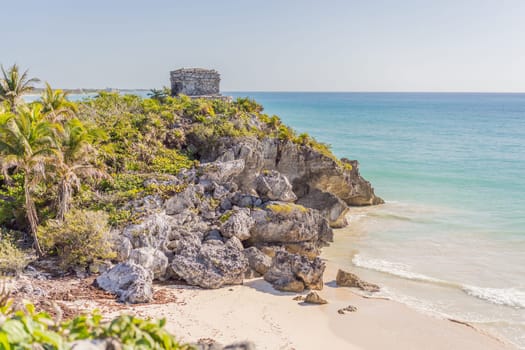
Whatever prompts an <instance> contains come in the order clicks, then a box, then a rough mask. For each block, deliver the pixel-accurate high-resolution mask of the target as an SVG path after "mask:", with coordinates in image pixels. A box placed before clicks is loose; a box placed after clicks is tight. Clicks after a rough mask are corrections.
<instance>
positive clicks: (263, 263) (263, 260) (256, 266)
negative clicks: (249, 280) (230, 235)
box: [244, 247, 272, 277]
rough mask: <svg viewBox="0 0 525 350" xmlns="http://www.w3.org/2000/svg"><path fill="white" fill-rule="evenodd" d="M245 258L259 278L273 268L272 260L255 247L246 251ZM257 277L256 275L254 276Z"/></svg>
mask: <svg viewBox="0 0 525 350" xmlns="http://www.w3.org/2000/svg"><path fill="white" fill-rule="evenodd" d="M244 256H246V258H247V259H248V265H249V266H250V270H252V271H255V272H256V273H257V274H259V276H262V275H264V274H265V273H266V272H268V270H269V269H270V266H272V258H270V257H269V256H268V255H266V254H264V253H263V252H261V251H260V250H259V249H257V248H255V247H250V248H246V249H244ZM253 276H254V277H257V275H256V274H253Z"/></svg>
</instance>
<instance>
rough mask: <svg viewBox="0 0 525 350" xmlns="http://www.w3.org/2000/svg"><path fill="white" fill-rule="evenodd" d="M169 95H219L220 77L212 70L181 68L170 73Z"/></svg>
mask: <svg viewBox="0 0 525 350" xmlns="http://www.w3.org/2000/svg"><path fill="white" fill-rule="evenodd" d="M170 80H171V95H172V96H176V95H179V94H184V95H188V96H214V95H220V82H221V76H220V74H219V72H217V71H216V70H214V69H203V68H182V69H177V70H174V71H172V72H170Z"/></svg>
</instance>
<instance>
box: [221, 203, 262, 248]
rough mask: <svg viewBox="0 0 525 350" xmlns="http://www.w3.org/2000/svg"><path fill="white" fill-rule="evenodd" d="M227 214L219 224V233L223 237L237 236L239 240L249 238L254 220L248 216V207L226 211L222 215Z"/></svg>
mask: <svg viewBox="0 0 525 350" xmlns="http://www.w3.org/2000/svg"><path fill="white" fill-rule="evenodd" d="M226 216H229V217H228V218H227V219H226V221H225V222H224V223H223V224H222V226H221V233H222V235H223V236H224V237H228V238H230V237H233V236H235V237H237V238H239V239H240V240H241V241H244V240H247V239H248V238H250V231H251V229H252V227H253V225H254V224H255V220H254V219H253V218H252V217H251V216H250V210H249V209H245V208H242V209H238V210H233V211H230V212H226V213H225V214H224V215H223V217H226Z"/></svg>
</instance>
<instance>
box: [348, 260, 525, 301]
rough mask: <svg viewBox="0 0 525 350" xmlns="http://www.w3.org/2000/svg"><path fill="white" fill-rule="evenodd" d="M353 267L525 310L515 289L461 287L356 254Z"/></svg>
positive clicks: (523, 295)
mask: <svg viewBox="0 0 525 350" xmlns="http://www.w3.org/2000/svg"><path fill="white" fill-rule="evenodd" d="M352 262H353V263H354V265H355V266H358V267H362V268H365V269H369V270H374V271H378V272H382V273H386V274H389V275H392V276H396V277H400V278H404V279H408V280H412V281H417V282H424V283H431V284H436V285H440V286H444V287H450V288H459V289H461V290H463V291H464V292H465V293H466V294H468V295H470V296H473V297H476V298H478V299H481V300H484V301H487V302H489V303H492V304H497V305H505V306H510V307H514V308H525V291H521V290H519V289H516V288H483V287H477V286H469V285H463V284H460V283H455V282H452V281H446V280H442V279H439V278H434V277H430V276H427V275H424V274H420V273H417V272H413V271H411V268H410V266H408V265H406V264H402V263H396V262H391V261H386V260H381V259H367V258H363V257H362V256H361V255H360V254H356V255H355V256H354V258H353V259H352Z"/></svg>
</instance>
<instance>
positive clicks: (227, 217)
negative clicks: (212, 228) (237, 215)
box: [219, 210, 233, 224]
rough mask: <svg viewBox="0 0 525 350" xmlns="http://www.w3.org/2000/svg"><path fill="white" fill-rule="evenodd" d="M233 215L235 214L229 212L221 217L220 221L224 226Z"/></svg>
mask: <svg viewBox="0 0 525 350" xmlns="http://www.w3.org/2000/svg"><path fill="white" fill-rule="evenodd" d="M232 214H233V211H232V210H229V211H227V212H226V213H224V214H222V215H221V217H220V218H219V221H220V222H221V223H223V224H224V223H225V222H226V221H228V219H229V218H230V217H231V216H232Z"/></svg>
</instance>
